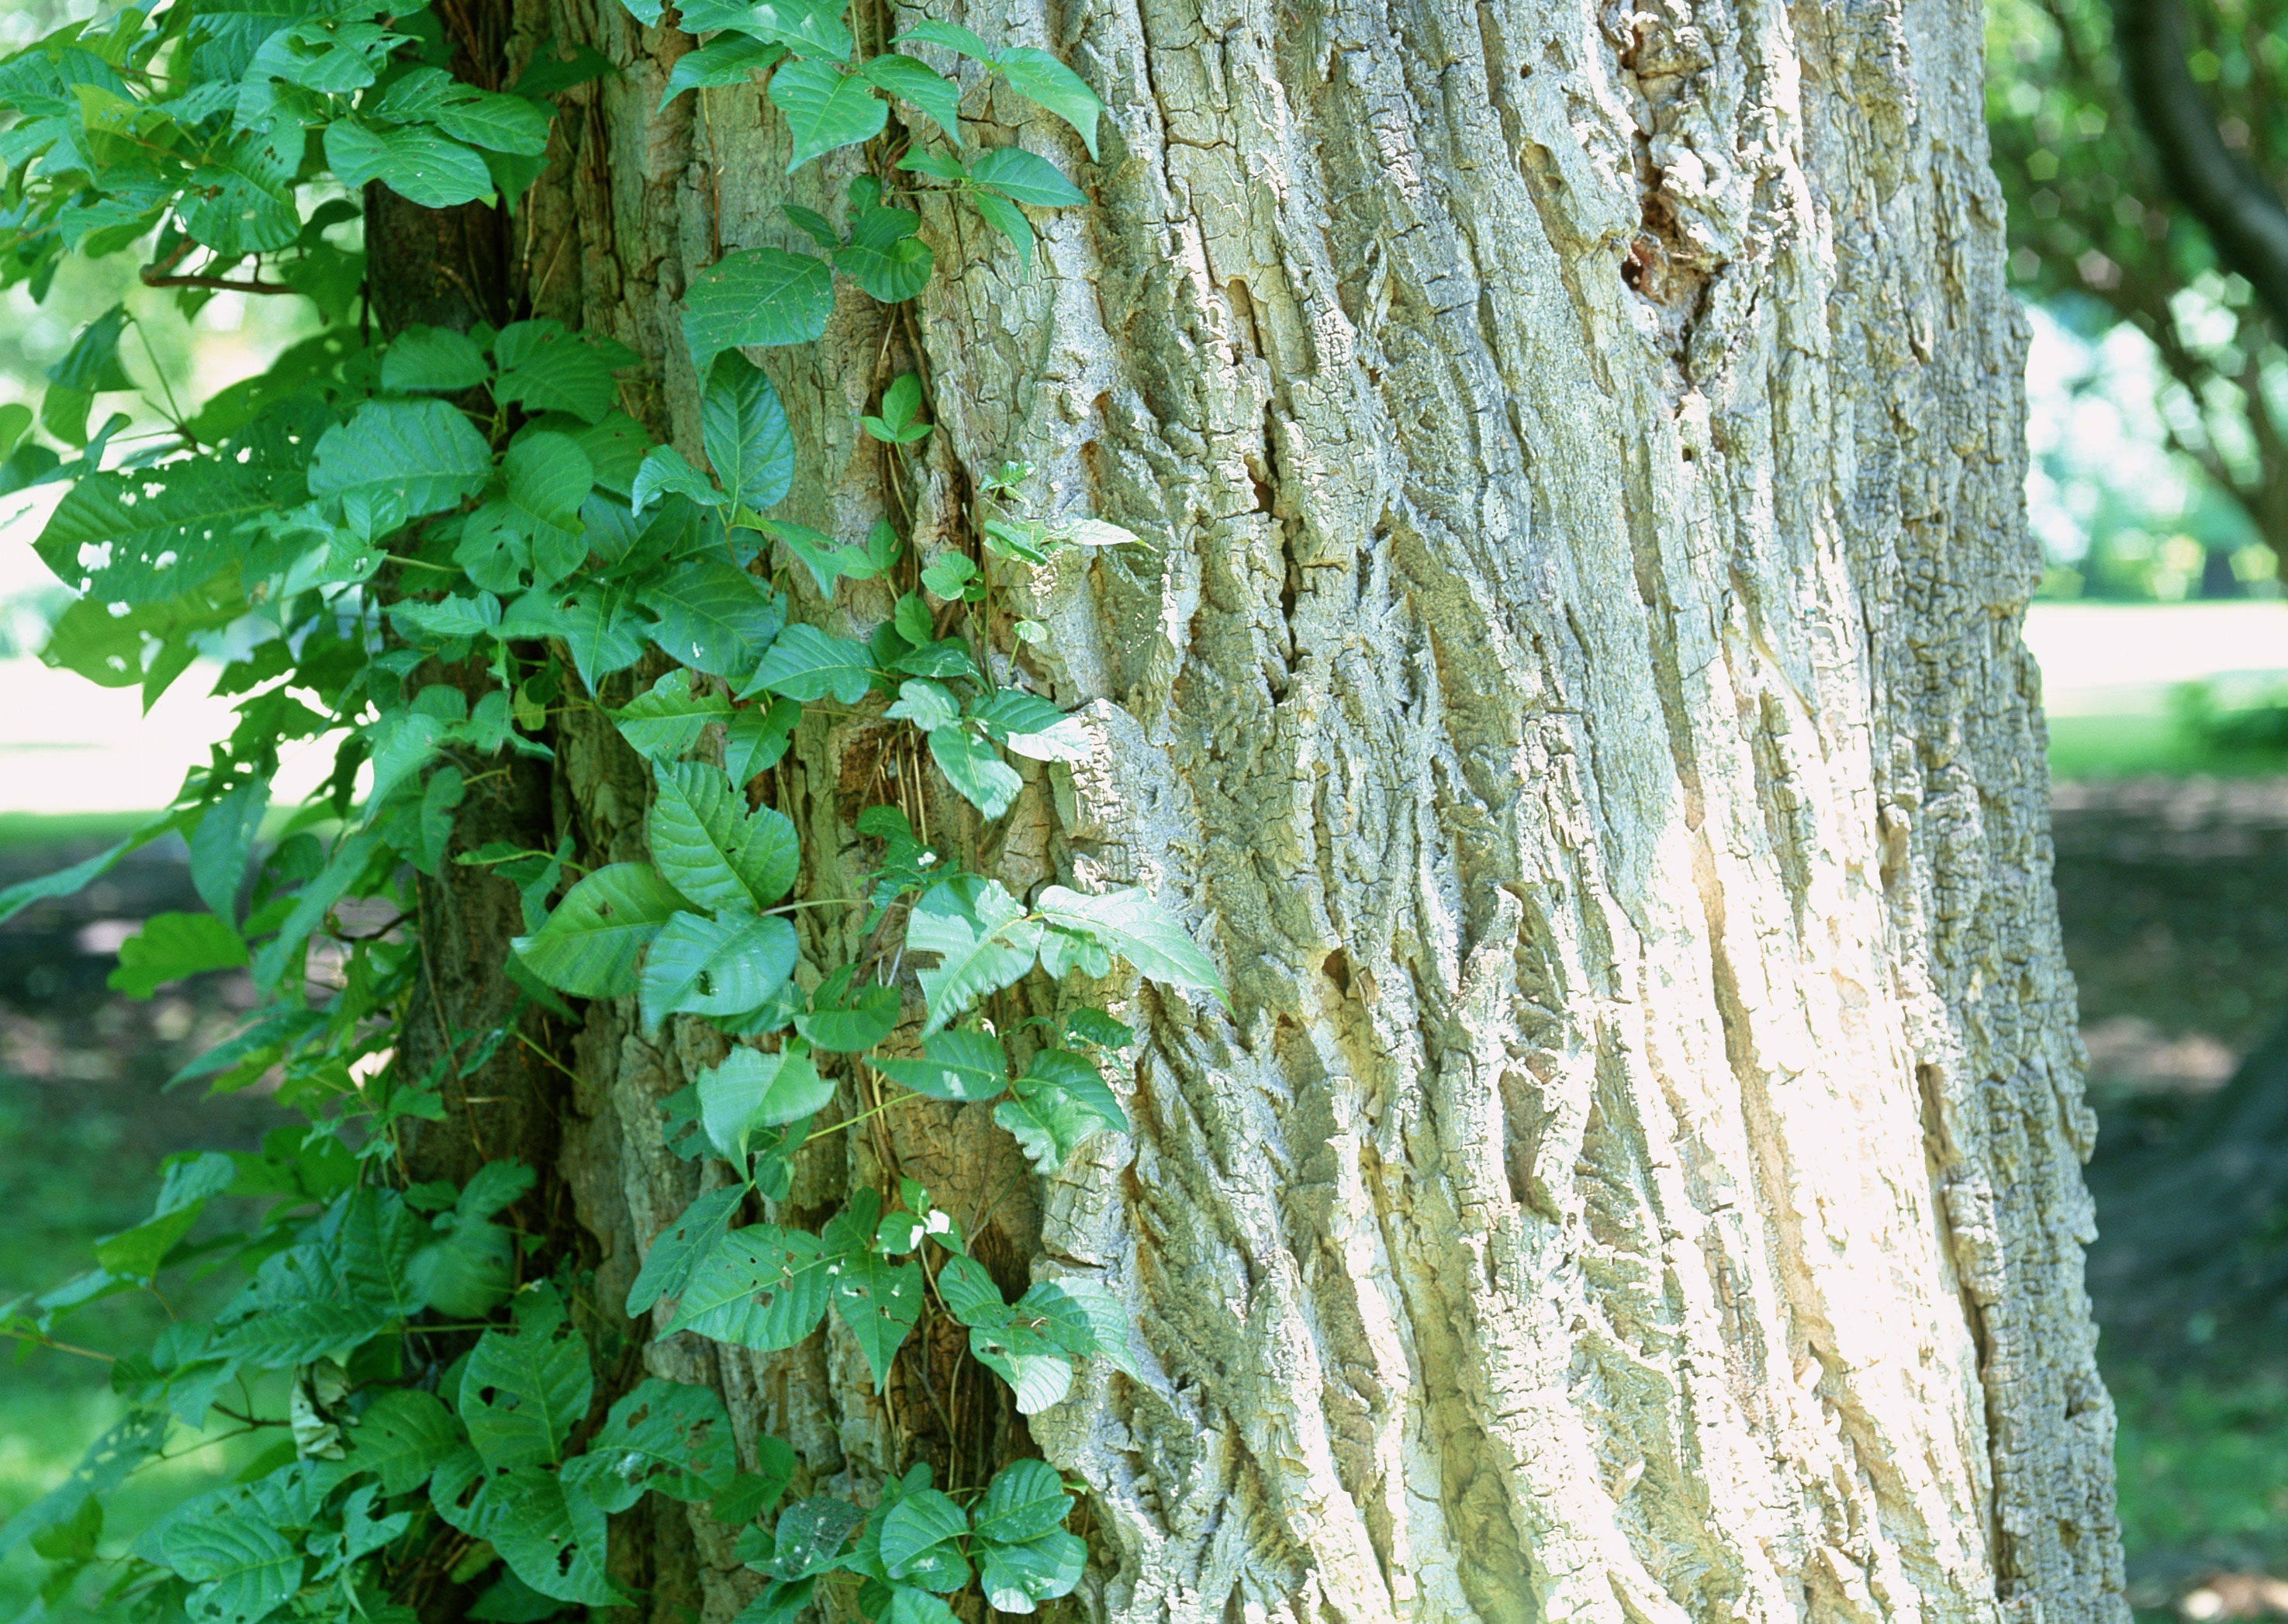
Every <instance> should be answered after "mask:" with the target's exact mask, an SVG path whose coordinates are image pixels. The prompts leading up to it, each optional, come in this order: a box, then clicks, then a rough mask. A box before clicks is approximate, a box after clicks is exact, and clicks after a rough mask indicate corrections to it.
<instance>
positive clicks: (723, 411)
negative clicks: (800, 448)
mask: <svg viewBox="0 0 2288 1624" xmlns="http://www.w3.org/2000/svg"><path fill="white" fill-rule="evenodd" d="M699 423H700V433H701V435H702V437H703V440H704V441H705V443H706V446H707V460H708V462H710V463H712V464H713V465H714V468H715V473H716V477H717V478H719V479H721V480H722V481H723V488H724V489H725V490H727V491H728V492H729V493H730V494H731V495H732V496H733V498H734V499H735V500H736V501H737V502H738V503H739V504H740V505H741V506H742V507H744V508H747V509H750V510H751V511H755V512H760V511H762V510H763V509H765V508H767V507H770V506H772V505H773V504H774V503H777V502H778V501H779V499H780V498H781V497H783V496H784V495H786V494H787V487H788V486H790V485H791V484H792V483H793V482H794V436H793V434H792V433H791V432H790V431H789V429H788V428H787V415H786V408H784V407H783V406H781V405H780V404H779V393H778V391H777V390H775V389H774V388H772V387H771V380H770V379H769V378H768V377H767V376H765V375H764V373H763V371H762V369H761V368H759V367H757V366H756V365H755V364H754V363H753V362H751V361H750V360H748V359H747V358H746V357H745V356H743V355H741V354H739V353H737V352H735V351H732V352H728V353H725V354H722V355H719V356H717V357H716V358H715V365H714V367H713V368H711V370H710V371H709V372H708V375H707V389H706V392H704V393H703V395H702V396H701V397H700V402H699Z"/></svg>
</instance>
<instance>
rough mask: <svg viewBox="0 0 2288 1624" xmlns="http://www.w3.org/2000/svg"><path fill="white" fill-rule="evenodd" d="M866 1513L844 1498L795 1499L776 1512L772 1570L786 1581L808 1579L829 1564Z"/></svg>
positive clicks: (835, 1557) (831, 1563)
mask: <svg viewBox="0 0 2288 1624" xmlns="http://www.w3.org/2000/svg"><path fill="white" fill-rule="evenodd" d="M865 1520H866V1514H865V1513H864V1512H863V1511H861V1510H860V1509H858V1508H857V1507H855V1506H854V1505H852V1504H851V1503H850V1502H849V1501H846V1500H831V1499H829V1498H827V1497H826V1496H824V1495H820V1496H818V1497H816V1498H814V1499H811V1500H801V1501H796V1502H795V1503H794V1504H793V1505H790V1506H789V1507H788V1508H787V1509H785V1510H783V1511H782V1512H780V1513H779V1521H778V1527H777V1529H776V1530H775V1533H774V1534H773V1537H772V1541H771V1544H772V1553H771V1563H770V1568H769V1572H770V1573H771V1574H772V1575H773V1576H774V1577H775V1578H777V1579H779V1580H783V1581H786V1582H792V1581H794V1580H802V1579H807V1578H809V1577H810V1576H811V1575H813V1574H814V1573H824V1572H826V1571H827V1570H828V1569H829V1568H830V1567H832V1566H833V1565H834V1564H835V1561H836V1559H837V1558H838V1557H840V1556H841V1554H842V1548H843V1546H844V1545H846V1544H847V1543H848V1542H849V1540H850V1531H851V1530H852V1529H854V1528H855V1527H857V1526H858V1525H859V1524H861V1523H862V1522H864V1521H865Z"/></svg>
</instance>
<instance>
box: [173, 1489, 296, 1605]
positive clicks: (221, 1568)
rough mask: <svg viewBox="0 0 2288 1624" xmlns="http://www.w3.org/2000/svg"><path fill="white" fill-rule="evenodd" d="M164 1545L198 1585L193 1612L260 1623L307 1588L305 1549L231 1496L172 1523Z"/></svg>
mask: <svg viewBox="0 0 2288 1624" xmlns="http://www.w3.org/2000/svg"><path fill="white" fill-rule="evenodd" d="M162 1549H163V1551H164V1553H165V1555H166V1558H167V1565H168V1566H169V1567H171V1568H172V1569H174V1570H175V1572H176V1573H179V1574H180V1575H181V1576H182V1577H183V1579H184V1580H187V1581H188V1582H189V1584H190V1585H191V1587H192V1588H191V1594H190V1598H189V1604H190V1607H191V1609H192V1613H191V1616H193V1617H195V1618H202V1619H208V1620H216V1621H217V1624H260V1620H264V1619H266V1618H268V1617H269V1616H270V1615H271V1614H272V1613H274V1612H277V1611H278V1609H279V1608H281V1607H282V1606H284V1605H285V1604H286V1601H287V1599H288V1598H289V1597H290V1596H292V1595H293V1594H294V1593H295V1591H297V1590H298V1589H300V1588H301V1587H302V1553H301V1552H300V1551H298V1550H297V1549H295V1548H294V1546H293V1545H292V1544H291V1543H290V1542H289V1541H288V1540H287V1539H286V1537H285V1535H283V1534H282V1533H279V1532H278V1531H277V1530H276V1529H275V1528H273V1527H271V1526H269V1525H267V1524H266V1522H263V1521H260V1520H258V1519H257V1518H256V1517H250V1516H249V1515H248V1514H247V1513H246V1512H244V1511H242V1510H241V1509H238V1508H237V1507H235V1506H234V1505H231V1504H229V1503H228V1502H225V1503H223V1504H220V1505H218V1506H215V1507H212V1508H211V1509H208V1510H207V1511H206V1512H205V1513H204V1514H203V1515H202V1516H198V1517H184V1518H183V1519H181V1520H180V1521H178V1522H172V1523H171V1524H170V1525H168V1527H167V1529H166V1533H165V1535H164V1539H163V1546H162Z"/></svg>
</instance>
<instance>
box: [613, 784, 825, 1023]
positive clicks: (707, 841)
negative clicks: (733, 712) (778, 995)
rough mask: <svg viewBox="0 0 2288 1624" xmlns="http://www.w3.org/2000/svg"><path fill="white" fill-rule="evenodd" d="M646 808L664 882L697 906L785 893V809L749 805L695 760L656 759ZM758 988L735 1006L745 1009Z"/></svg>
mask: <svg viewBox="0 0 2288 1624" xmlns="http://www.w3.org/2000/svg"><path fill="white" fill-rule="evenodd" d="M652 773H653V777H654V779H655V780H656V782H657V785H658V789H659V793H658V794H657V796H655V797H654V799H653V801H652V807H651V816H650V823H649V830H650V835H651V851H652V860H653V861H654V862H655V863H657V864H658V865H659V871H660V873H661V874H662V875H664V876H665V877H666V879H667V882H668V883H670V884H671V885H673V886H674V887H675V888H676V890H678V891H681V892H682V893H683V894H684V895H685V896H687V897H688V898H690V899H692V900H693V901H694V902H695V903H697V904H698V905H699V906H700V907H706V908H715V909H729V910H732V911H735V912H739V913H750V914H751V913H757V912H759V911H760V910H761V909H763V908H766V907H769V906H770V905H771V904H772V903H774V902H776V901H777V900H778V899H780V898H781V897H783V896H785V895H786V893H787V888H788V887H789V886H790V885H792V884H793V883H794V877H795V871H796V869H797V867H798V866H799V864H800V861H801V854H802V853H801V845H800V843H799V841H798V838H797V836H796V835H795V829H794V825H793V823H792V822H790V820H788V818H787V816H786V814H785V813H784V812H778V811H776V810H775V809H774V808H772V807H768V806H763V807H758V808H756V809H755V810H754V811H753V812H749V811H748V810H747V807H746V802H745V799H744V797H743V796H741V794H740V793H739V791H738V789H737V788H735V787H734V786H733V784H732V782H731V780H729V778H728V777H727V776H726V775H725V774H724V773H722V772H719V771H717V770H716V769H715V768H713V767H710V766H703V765H700V764H696V763H688V764H679V765H676V764H666V763H656V764H654V766H653V769H652ZM767 995H768V994H767V991H766V992H765V993H763V994H757V995H756V996H755V997H753V998H751V999H749V1000H748V1001H747V1002H745V1003H743V1004H741V1005H740V1006H739V1007H740V1008H741V1009H743V1010H750V1009H752V1008H754V1006H755V1005H757V1004H759V1003H760V1002H762V1001H763V999H764V997H766V996H767Z"/></svg>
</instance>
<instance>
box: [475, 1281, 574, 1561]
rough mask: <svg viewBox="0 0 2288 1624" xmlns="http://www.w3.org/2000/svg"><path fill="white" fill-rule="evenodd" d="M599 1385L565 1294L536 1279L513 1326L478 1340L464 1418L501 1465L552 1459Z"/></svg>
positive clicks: (489, 1457) (485, 1454)
mask: <svg viewBox="0 0 2288 1624" xmlns="http://www.w3.org/2000/svg"><path fill="white" fill-rule="evenodd" d="M594 1390H595V1378H594V1377H593V1376H592V1374H590V1372H589V1369H588V1347H587V1343H585V1342H584V1341H583V1340H582V1338H581V1336H580V1334H579V1332H577V1331H576V1330H574V1329H573V1328H572V1327H571V1326H570V1324H568V1322H567V1321H566V1319H565V1318H564V1303H563V1300H562V1299H561V1298H560V1297H559V1296H558V1295H556V1288H555V1287H552V1286H549V1285H545V1284H543V1285H539V1286H535V1287H529V1288H528V1289H527V1290H525V1291H524V1292H522V1293H520V1294H519V1295H518V1297H517V1299H516V1327H515V1328H514V1329H513V1330H512V1331H500V1330H492V1331H487V1332H486V1333H485V1334H484V1335H482V1336H481V1337H479V1338H478V1339H477V1345H476V1348H475V1350H474V1351H473V1352H472V1353H471V1354H470V1355H469V1362H468V1366H467V1367H466V1368H465V1370H464V1371H463V1372H462V1374H461V1390H460V1395H459V1397H460V1411H461V1421H462V1422H463V1424H464V1425H465V1426H466V1427H467V1428H468V1430H469V1441H470V1442H471V1443H473V1444H474V1445H475V1446H476V1450H477V1454H479V1455H480V1456H481V1458H482V1459H483V1461H484V1463H485V1464H486V1465H487V1466H488V1467H489V1468H492V1469H493V1470H501V1469H503V1468H509V1467H518V1466H552V1465H555V1464H556V1463H557V1462H560V1461H561V1460H562V1459H563V1458H564V1445H565V1441H566V1440H567V1439H568V1438H570V1437H571V1435H572V1429H573V1428H575V1427H576V1426H578V1425H579V1424H580V1422H582V1421H583V1420H584V1419H585V1418H586V1416H587V1414H588V1399H589V1398H590V1396H591V1395H592V1393H593V1392H594ZM526 1581H527V1582H528V1583H529V1582H530V1575H526Z"/></svg>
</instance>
